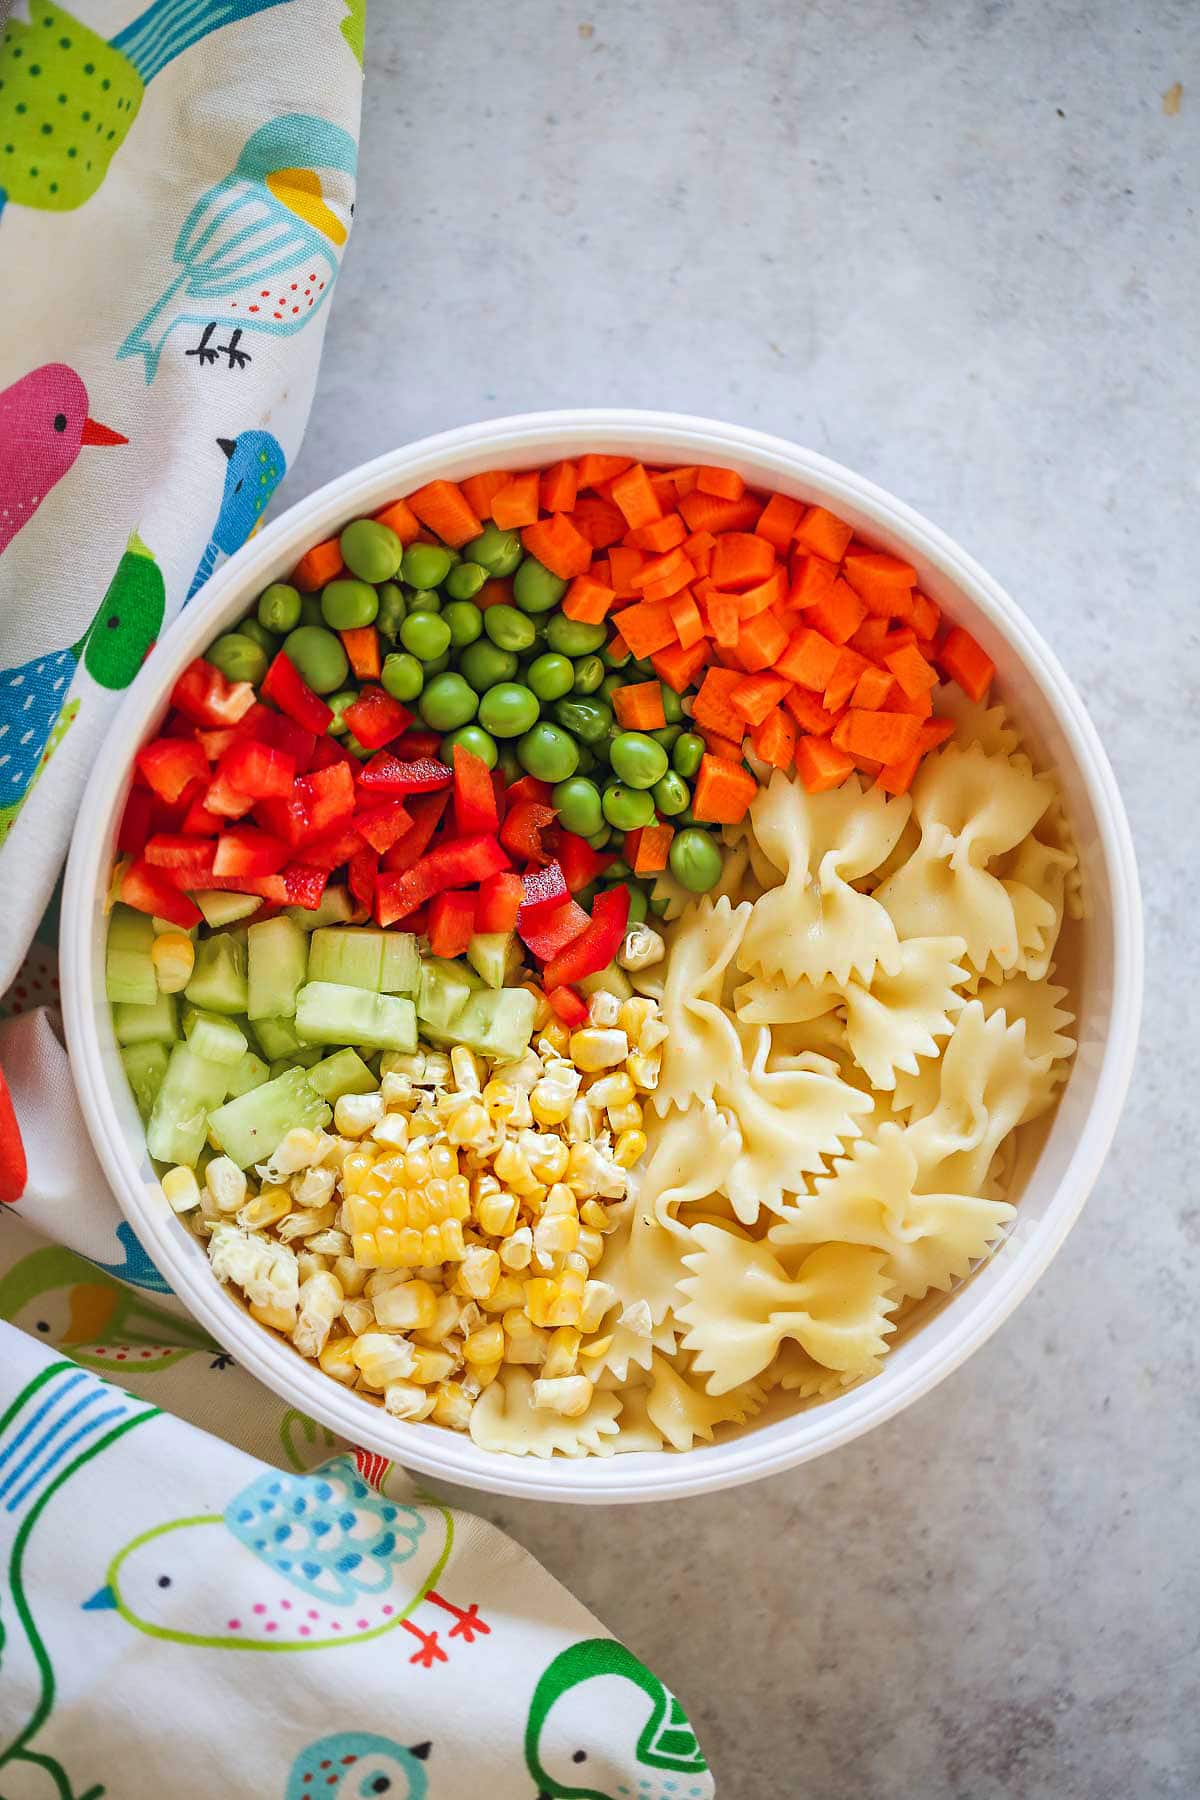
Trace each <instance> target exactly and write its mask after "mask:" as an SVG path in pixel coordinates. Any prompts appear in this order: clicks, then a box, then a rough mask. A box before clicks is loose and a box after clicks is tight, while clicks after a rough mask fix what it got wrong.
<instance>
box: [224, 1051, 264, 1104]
mask: <svg viewBox="0 0 1200 1800" xmlns="http://www.w3.org/2000/svg"><path fill="white" fill-rule="evenodd" d="M270 1078H271V1077H270V1071H269V1070H268V1068H267V1065H266V1063H265V1062H264V1061H263V1059H262V1057H261V1056H255V1054H254V1052H253V1050H247V1052H246V1054H245V1056H243V1057H242V1060H241V1061H240V1062H239V1063H235V1064H234V1066H233V1068H232V1069H230V1071H229V1085H228V1097H229V1098H230V1099H231V1100H236V1099H237V1097H238V1095H239V1094H248V1093H249V1092H250V1090H251V1088H256V1087H261V1086H262V1084H263V1082H264V1081H269V1080H270Z"/></svg>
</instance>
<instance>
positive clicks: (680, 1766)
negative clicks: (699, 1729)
mask: <svg viewBox="0 0 1200 1800" xmlns="http://www.w3.org/2000/svg"><path fill="white" fill-rule="evenodd" d="M525 1761H526V1763H527V1765H528V1768H529V1773H530V1774H531V1775H532V1777H533V1779H534V1782H535V1783H536V1785H537V1795H538V1800H711V1795H712V1793H713V1784H712V1777H711V1775H710V1774H709V1772H708V1764H707V1763H706V1762H705V1760H704V1757H703V1755H702V1754H701V1750H700V1746H699V1744H698V1743H697V1741H696V1734H695V1732H694V1731H693V1730H692V1728H691V1726H690V1725H689V1723H688V1719H687V1714H686V1713H685V1712H684V1710H683V1708H682V1707H681V1706H680V1704H679V1702H678V1700H677V1699H676V1698H675V1696H674V1694H672V1693H671V1692H670V1690H669V1689H668V1688H665V1687H664V1686H663V1684H662V1682H661V1681H660V1680H659V1679H658V1677H657V1676H656V1675H653V1674H652V1673H651V1672H650V1670H649V1669H647V1668H646V1667H645V1665H644V1664H643V1663H640V1662H639V1661H638V1659H637V1657H636V1656H634V1655H632V1654H631V1652H630V1651H628V1650H626V1648H625V1646H624V1645H623V1644H618V1643H616V1642H615V1641H614V1640H613V1639H612V1638H589V1639H587V1640H586V1641H585V1642H583V1643H581V1644H572V1645H571V1647H570V1649H569V1650H564V1651H563V1652H562V1654H561V1655H559V1656H556V1657H555V1659H554V1661H553V1662H552V1663H551V1664H550V1666H549V1668H548V1669H546V1670H545V1671H544V1672H543V1674H542V1676H541V1678H540V1680H539V1681H538V1684H537V1687H536V1688H535V1689H534V1693H533V1700H532V1702H531V1704H530V1708H529V1720H528V1724H527V1725H526V1729H525Z"/></svg>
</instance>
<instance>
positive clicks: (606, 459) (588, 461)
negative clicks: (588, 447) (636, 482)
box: [579, 451, 633, 488]
mask: <svg viewBox="0 0 1200 1800" xmlns="http://www.w3.org/2000/svg"><path fill="white" fill-rule="evenodd" d="M632 462H633V458H632V456H597V455H596V454H595V453H594V452H593V451H589V452H588V454H587V455H586V456H581V457H580V459H579V485H580V487H581V488H594V487H598V486H599V484H600V483H601V482H602V481H611V480H612V479H613V477H614V475H622V474H624V472H625V470H626V469H627V468H629V466H630V464H631V463H632Z"/></svg>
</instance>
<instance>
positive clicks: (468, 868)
mask: <svg viewBox="0 0 1200 1800" xmlns="http://www.w3.org/2000/svg"><path fill="white" fill-rule="evenodd" d="M508 866H509V862H508V857H507V856H506V855H505V854H504V851H503V850H502V849H501V847H500V845H499V843H498V842H497V840H496V839H495V838H494V837H469V838H453V839H451V840H450V841H449V842H448V843H444V844H438V845H437V846H436V847H435V848H434V849H433V850H431V851H430V852H429V854H428V855H427V856H423V857H422V858H421V859H420V861H419V862H416V863H414V864H413V866H412V868H411V869H405V870H404V872H403V874H387V875H381V876H380V877H379V880H378V882H377V883H376V885H375V917H376V919H377V920H378V922H379V924H380V925H392V924H394V923H395V921H396V920H397V919H402V918H404V916H405V914H406V913H410V912H413V911H414V910H415V909H416V908H417V907H418V906H421V905H423V904H424V902H425V901H426V900H432V899H433V896H434V895H435V894H441V893H444V892H445V891H446V889H447V888H455V887H477V886H478V884H479V883H480V882H481V881H483V880H484V879H485V878H486V877H487V876H488V875H495V874H496V873H497V871H498V870H500V869H507V868H508Z"/></svg>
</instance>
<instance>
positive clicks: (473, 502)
mask: <svg viewBox="0 0 1200 1800" xmlns="http://www.w3.org/2000/svg"><path fill="white" fill-rule="evenodd" d="M511 480H512V474H511V472H510V471H509V470H508V469H485V470H484V472H483V474H482V475H467V476H464V478H463V480H462V481H460V482H459V484H458V485H459V486H460V487H461V489H462V491H463V493H464V494H465V495H466V497H467V505H468V506H469V507H470V508H471V509H472V511H473V512H477V513H478V514H479V516H480V518H481V519H490V518H491V516H492V501H493V500H494V499H495V497H496V495H497V494H498V493H499V492H500V489H501V488H502V487H506V486H507V485H508V483H509V482H510V481H511Z"/></svg>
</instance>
